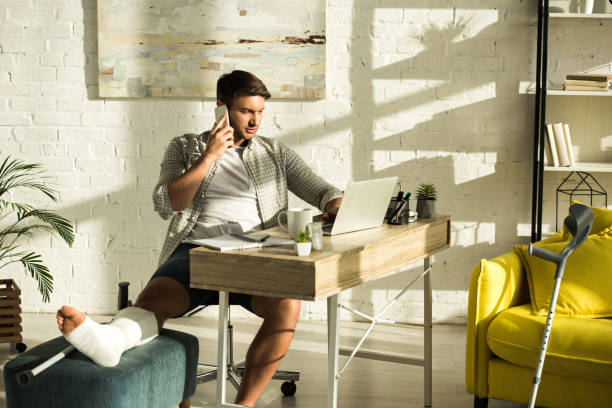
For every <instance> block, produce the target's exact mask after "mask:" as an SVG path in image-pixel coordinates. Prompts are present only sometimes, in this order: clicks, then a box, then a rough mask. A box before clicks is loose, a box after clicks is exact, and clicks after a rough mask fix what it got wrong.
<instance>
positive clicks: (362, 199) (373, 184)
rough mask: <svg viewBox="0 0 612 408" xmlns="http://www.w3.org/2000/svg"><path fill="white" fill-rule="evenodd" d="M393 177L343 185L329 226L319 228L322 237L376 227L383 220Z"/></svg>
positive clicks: (391, 193)
mask: <svg viewBox="0 0 612 408" xmlns="http://www.w3.org/2000/svg"><path fill="white" fill-rule="evenodd" d="M396 184H397V177H386V178H379V179H372V180H364V181H357V182H353V183H349V184H348V185H347V186H346V191H345V192H344V197H342V203H341V204H340V208H339V209H338V214H337V215H336V219H335V220H334V222H333V223H326V224H324V225H323V235H336V234H343V233H345V232H352V231H358V230H362V229H367V228H374V227H378V226H380V225H381V224H382V222H383V219H384V218H385V213H386V212H387V208H388V207H389V202H390V201H391V196H392V195H393V190H394V189H395V185H396Z"/></svg>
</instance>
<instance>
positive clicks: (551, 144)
mask: <svg viewBox="0 0 612 408" xmlns="http://www.w3.org/2000/svg"><path fill="white" fill-rule="evenodd" d="M546 141H547V142H548V148H549V149H550V158H549V159H548V165H549V166H554V167H559V155H558V154H557V144H556V143H555V135H554V133H553V127H552V125H551V124H550V123H547V124H546ZM547 153H548V150H547Z"/></svg>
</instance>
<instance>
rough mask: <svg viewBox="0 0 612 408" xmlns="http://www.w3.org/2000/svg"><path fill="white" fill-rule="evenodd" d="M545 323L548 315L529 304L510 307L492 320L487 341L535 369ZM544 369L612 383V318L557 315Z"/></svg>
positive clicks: (500, 354)
mask: <svg viewBox="0 0 612 408" xmlns="http://www.w3.org/2000/svg"><path fill="white" fill-rule="evenodd" d="M545 325H546V316H534V315H533V314H532V313H531V306H530V305H528V304H525V305H521V306H516V307H513V308H510V309H506V310H504V311H503V312H501V313H500V314H499V315H497V316H496V317H495V319H493V321H492V322H491V325H490V326H489V329H488V331H487V344H488V345H489V348H490V349H491V351H492V352H493V353H495V354H496V355H497V356H498V357H500V358H502V359H504V360H506V361H508V362H511V363H513V364H516V365H520V366H524V367H531V368H534V369H535V367H536V363H537V359H538V352H539V350H540V343H541V341H542V333H543V331H544V326H545ZM544 371H545V372H546V371H548V372H554V373H556V374H560V375H566V376H570V377H580V378H588V379H592V380H598V381H605V382H612V320H611V319H587V318H580V317H567V316H561V315H560V316H557V315H555V317H554V320H553V325H552V330H551V333H550V339H549V343H548V348H547V352H546V360H545V361H544ZM545 376H546V374H544V377H545Z"/></svg>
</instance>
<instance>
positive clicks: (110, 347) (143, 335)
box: [64, 307, 158, 367]
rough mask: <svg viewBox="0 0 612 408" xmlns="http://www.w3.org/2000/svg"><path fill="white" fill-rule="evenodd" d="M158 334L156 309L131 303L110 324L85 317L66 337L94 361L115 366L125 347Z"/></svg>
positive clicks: (138, 343) (127, 348)
mask: <svg viewBox="0 0 612 408" xmlns="http://www.w3.org/2000/svg"><path fill="white" fill-rule="evenodd" d="M157 335H158V326H157V319H156V318H155V314H154V313H153V312H149V311H148V310H145V309H141V308H139V307H128V308H125V309H122V310H120V311H119V313H117V315H116V316H115V318H114V319H113V320H112V321H111V322H110V323H108V324H100V323H96V322H95V321H93V320H92V319H90V318H89V317H86V318H85V321H84V322H83V323H81V324H80V325H79V326H78V327H77V328H75V329H74V330H72V331H71V332H70V333H69V334H65V335H64V337H65V338H66V340H68V342H69V343H70V344H72V345H73V346H74V348H76V349H77V350H79V351H80V352H81V353H83V354H85V355H86V356H87V357H89V358H91V359H92V360H93V361H94V363H96V364H98V365H101V366H104V367H114V366H116V365H117V364H118V363H119V359H120V358H121V354H123V352H124V351H126V350H129V349H131V348H132V347H134V346H140V345H142V344H145V343H147V342H149V341H151V340H153V339H154V338H155V337H157Z"/></svg>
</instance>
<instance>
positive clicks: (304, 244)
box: [295, 231, 312, 256]
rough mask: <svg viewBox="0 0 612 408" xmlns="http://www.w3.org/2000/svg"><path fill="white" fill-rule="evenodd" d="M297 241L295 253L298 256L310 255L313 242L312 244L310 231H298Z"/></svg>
mask: <svg viewBox="0 0 612 408" xmlns="http://www.w3.org/2000/svg"><path fill="white" fill-rule="evenodd" d="M295 241H296V242H295V252H296V253H297V254H298V256H308V255H310V250H311V249H312V242H310V233H309V232H308V231H298V233H297V237H296V239H295Z"/></svg>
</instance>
